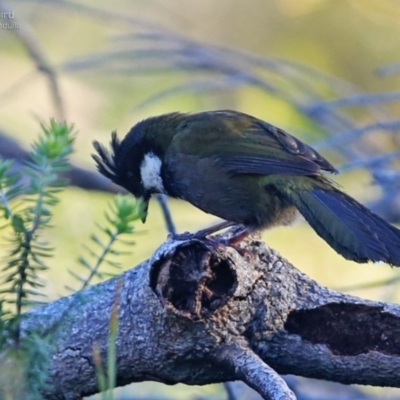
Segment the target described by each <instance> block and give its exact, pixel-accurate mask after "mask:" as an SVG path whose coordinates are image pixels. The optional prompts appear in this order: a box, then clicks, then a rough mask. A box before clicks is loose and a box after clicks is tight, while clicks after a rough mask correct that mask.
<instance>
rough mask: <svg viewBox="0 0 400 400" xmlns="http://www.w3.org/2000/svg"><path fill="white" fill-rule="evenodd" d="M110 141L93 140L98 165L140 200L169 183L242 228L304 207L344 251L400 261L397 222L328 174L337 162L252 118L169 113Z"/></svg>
mask: <svg viewBox="0 0 400 400" xmlns="http://www.w3.org/2000/svg"><path fill="white" fill-rule="evenodd" d="M111 147H112V153H111V154H108V152H107V151H106V150H105V149H104V148H103V147H102V146H101V145H100V144H98V143H95V148H96V150H97V152H98V155H96V156H94V157H95V160H96V162H97V165H98V168H99V170H100V172H101V173H102V174H104V175H105V176H107V177H108V178H110V179H112V180H113V181H114V182H116V183H117V184H119V185H121V186H123V187H125V188H126V189H127V190H128V191H130V192H131V193H133V194H134V195H135V196H136V197H139V198H142V199H143V200H144V201H145V202H148V200H149V198H150V196H151V194H153V193H159V192H162V193H166V194H168V195H170V196H172V197H176V198H181V199H184V200H186V201H189V202H190V203H192V204H194V205H195V206H197V207H198V208H200V209H202V210H204V211H206V212H208V213H211V214H214V215H216V216H219V217H220V218H223V219H225V220H227V221H232V222H234V223H238V224H242V225H244V226H245V227H246V228H247V230H248V231H252V230H257V229H266V228H269V227H272V226H276V225H287V224H290V223H292V222H293V220H295V219H296V216H297V214H298V211H300V213H301V214H302V215H303V216H304V217H305V219H306V220H307V221H308V222H309V224H310V225H311V226H312V227H313V228H314V230H315V231H316V232H317V233H318V235H320V236H321V237H322V238H323V239H324V240H325V241H327V242H328V243H329V244H330V245H331V246H332V247H333V248H334V249H335V250H336V251H337V252H338V253H340V254H341V255H343V256H344V257H345V258H347V259H350V260H354V261H357V262H367V261H385V262H388V263H390V264H392V265H399V266H400V231H399V230H398V229H396V228H394V227H393V226H391V225H390V224H388V223H387V222H386V221H384V220H383V219H382V218H380V217H378V216H377V215H375V214H373V213H372V212H371V211H370V210H368V209H367V208H366V207H364V206H362V205H361V204H359V203H358V202H357V201H356V200H354V199H352V198H351V197H350V196H348V195H346V194H345V193H343V192H341V191H340V190H339V189H338V188H337V187H336V186H335V184H333V183H332V182H331V181H330V180H329V179H327V178H326V177H325V176H324V174H323V172H324V171H327V172H331V173H335V172H336V170H335V168H334V167H333V166H332V165H331V164H330V163H329V162H328V161H327V160H326V159H324V158H323V157H322V156H321V155H320V154H318V153H317V152H316V151H315V150H314V149H312V148H311V147H310V146H307V145H306V144H304V143H302V142H301V141H299V140H298V139H296V138H294V137H293V136H291V135H289V134H288V133H286V132H284V131H283V130H281V129H279V128H276V127H274V126H272V125H270V124H267V123H266V122H263V121H261V120H259V119H257V118H254V117H251V116H249V115H246V114H243V113H239V112H235V111H228V110H225V111H211V112H204V113H198V114H180V113H172V114H166V115H161V116H158V117H152V118H149V119H146V120H144V121H142V122H140V123H138V124H137V125H135V126H134V127H133V128H132V129H131V131H130V132H129V133H128V134H127V136H126V137H125V138H124V139H123V140H122V142H120V141H119V140H118V139H117V138H116V136H115V134H114V136H113V140H112V146H111ZM143 219H145V217H144V218H143Z"/></svg>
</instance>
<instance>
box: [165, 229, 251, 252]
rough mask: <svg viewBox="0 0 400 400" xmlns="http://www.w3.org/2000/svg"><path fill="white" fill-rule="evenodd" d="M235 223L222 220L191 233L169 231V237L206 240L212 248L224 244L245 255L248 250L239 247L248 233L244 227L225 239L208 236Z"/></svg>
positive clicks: (183, 239)
mask: <svg viewBox="0 0 400 400" xmlns="http://www.w3.org/2000/svg"><path fill="white" fill-rule="evenodd" d="M234 225H235V224H234V223H232V222H228V221H224V222H221V223H219V224H216V225H213V226H211V227H209V228H206V229H202V230H200V231H197V232H194V233H191V232H184V233H181V234H176V233H171V234H170V235H169V237H170V238H171V239H173V240H181V241H185V240H206V241H207V243H208V244H209V245H210V246H211V247H212V248H214V249H217V248H218V247H219V246H226V247H232V248H233V249H235V250H236V251H237V252H238V253H239V254H240V255H241V256H243V257H244V256H247V255H249V254H251V252H250V251H249V250H247V249H246V248H244V247H240V246H239V243H240V242H241V241H242V240H244V239H245V238H246V237H247V236H248V235H249V234H250V233H251V231H249V230H248V229H246V228H243V229H240V230H239V231H238V232H237V233H235V234H234V235H233V236H231V237H230V238H227V239H223V238H221V237H219V236H210V235H212V234H213V233H215V232H217V231H219V230H221V229H224V228H229V227H231V226H234Z"/></svg>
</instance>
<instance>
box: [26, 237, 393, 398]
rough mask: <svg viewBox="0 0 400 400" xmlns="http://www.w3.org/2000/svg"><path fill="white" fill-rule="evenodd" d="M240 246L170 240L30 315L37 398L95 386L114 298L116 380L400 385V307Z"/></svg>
mask: <svg viewBox="0 0 400 400" xmlns="http://www.w3.org/2000/svg"><path fill="white" fill-rule="evenodd" d="M243 245H244V246H246V250H242V251H239V252H238V251H237V250H238V249H237V248H236V249H235V248H231V247H225V246H217V245H216V243H215V242H201V241H196V240H187V241H173V240H168V241H167V242H166V243H164V245H163V246H161V247H160V248H159V249H158V250H157V251H156V253H155V254H154V256H153V257H152V259H151V260H149V261H146V262H143V263H142V264H140V265H139V266H137V267H136V268H134V269H132V270H130V271H127V272H126V273H124V274H122V275H121V276H120V277H117V278H114V279H112V280H109V281H107V282H105V283H102V284H99V285H96V286H94V287H91V288H89V289H88V290H86V291H84V292H82V293H78V294H75V295H73V296H70V297H66V298H63V299H60V300H58V301H56V302H54V303H51V304H49V305H46V306H44V307H42V308H39V309H36V310H34V311H32V312H30V313H28V314H27V315H26V317H27V318H26V321H25V324H24V329H25V330H29V331H31V330H38V329H39V330H40V332H41V334H47V333H48V332H49V331H50V332H51V334H52V335H53V336H54V354H53V357H52V360H51V365H50V383H51V389H50V390H49V391H48V392H47V393H46V398H47V399H77V398H79V397H80V396H84V395H90V394H93V393H95V392H97V390H98V385H97V381H96V375H95V366H94V362H93V348H94V346H97V347H98V348H99V350H100V352H101V355H102V360H103V362H104V363H106V347H107V340H108V334H109V326H110V318H111V314H112V310H113V307H115V305H116V304H118V318H119V330H118V337H117V384H118V385H125V384H128V383H130V382H138V381H144V380H154V381H159V382H164V383H167V384H175V383H178V382H182V383H186V384H196V385H203V384H209V383H215V382H223V381H232V380H242V381H244V382H246V383H247V384H248V385H249V386H251V387H253V388H254V389H256V390H257V391H258V392H259V393H260V394H261V395H262V396H263V398H265V399H290V398H295V397H294V395H293V393H292V392H291V391H290V389H289V388H288V387H287V385H286V383H285V382H284V381H283V380H282V379H281V377H280V376H279V375H278V374H295V375H301V376H307V377H314V378H320V379H326V380H331V381H337V382H342V383H359V384H369V385H379V386H394V387H399V386H400V307H399V306H398V305H395V304H386V303H379V302H373V301H368V300H363V299H359V298H356V297H353V296H348V295H345V294H342V293H338V292H335V291H332V290H329V289H327V288H325V287H323V286H320V285H319V284H318V283H316V282H315V281H313V280H312V279H310V278H309V277H307V276H306V275H304V274H303V273H301V272H300V271H298V270H297V269H296V268H294V267H293V266H292V265H291V264H290V263H289V262H287V261H286V260H285V259H283V258H282V257H280V256H279V255H278V254H277V253H276V252H274V251H273V250H271V249H269V248H268V247H267V246H266V245H265V244H264V243H261V242H259V241H257V240H254V238H253V241H249V242H247V243H246V242H245V243H243ZM333 267H334V266H332V268H333ZM366 268H368V267H367V266H366ZM66 310H70V311H68V312H67V311H66ZM60 316H61V317H62V318H61V322H60V321H59V320H60ZM55 324H57V329H55V328H54V325H55Z"/></svg>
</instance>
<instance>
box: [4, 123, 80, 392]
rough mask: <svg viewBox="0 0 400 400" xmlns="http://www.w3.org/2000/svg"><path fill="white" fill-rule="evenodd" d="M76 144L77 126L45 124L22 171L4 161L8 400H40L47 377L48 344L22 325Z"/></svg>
mask: <svg viewBox="0 0 400 400" xmlns="http://www.w3.org/2000/svg"><path fill="white" fill-rule="evenodd" d="M73 141H74V135H73V126H72V125H70V126H68V125H67V124H65V123H57V122H55V121H54V120H52V121H50V124H49V125H44V124H42V134H41V135H40V136H39V138H38V140H37V141H36V142H35V143H34V144H33V146H32V150H31V152H30V155H29V159H28V160H27V161H26V163H25V166H24V167H23V168H22V170H20V171H18V172H13V163H12V162H11V161H10V160H2V159H0V213H2V215H3V217H4V219H5V221H6V223H5V225H3V226H2V228H7V232H8V240H7V241H8V245H9V246H10V247H11V250H10V252H9V254H8V256H7V262H6V265H5V267H4V268H3V269H2V272H3V274H2V276H1V278H0V279H1V282H2V290H1V291H0V294H1V295H2V298H1V299H0V363H1V364H2V365H9V366H10V368H6V369H3V373H2V374H1V378H0V394H1V395H3V397H5V398H10V399H18V398H24V397H25V395H24V394H26V393H29V398H32V399H36V398H37V399H39V398H41V396H40V390H41V389H43V388H44V384H45V380H46V377H47V374H46V366H47V362H48V360H49V357H50V349H49V340H48V339H47V338H45V337H41V336H40V335H37V334H35V333H34V332H31V333H30V334H29V335H26V336H24V337H22V335H21V322H22V319H23V311H24V310H25V309H26V307H27V306H32V305H33V304H37V303H38V296H41V295H42V293H41V291H40V289H41V288H42V287H43V283H42V281H41V277H40V274H41V273H42V272H43V271H44V270H46V269H47V268H48V265H47V264H46V262H45V259H46V258H47V257H50V256H51V255H52V248H51V247H50V245H49V244H48V243H47V242H45V241H44V240H43V239H42V238H41V235H40V234H41V231H42V230H43V229H44V228H48V227H50V222H51V218H52V208H53V206H54V205H55V204H57V202H58V197H57V194H58V192H59V191H60V190H61V189H62V187H63V186H65V184H66V181H65V180H64V179H62V178H60V177H59V174H60V173H63V172H66V171H67V170H68V169H69V162H68V157H69V155H70V154H71V152H72V145H73ZM10 374H12V375H13V376H12V377H11V376H8V375H10Z"/></svg>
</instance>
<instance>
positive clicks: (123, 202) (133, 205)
mask: <svg viewBox="0 0 400 400" xmlns="http://www.w3.org/2000/svg"><path fill="white" fill-rule="evenodd" d="M141 213H142V206H141V204H140V202H137V201H135V200H134V199H133V198H132V196H128V195H126V196H122V195H119V196H116V198H115V200H114V201H113V203H111V204H110V207H109V211H108V212H106V213H105V218H106V221H107V225H105V226H101V225H99V224H97V227H98V228H99V230H100V231H101V232H102V233H103V234H105V236H106V240H102V239H100V237H99V236H98V235H97V234H93V235H92V236H91V238H90V239H91V242H92V244H93V246H94V247H96V248H97V250H93V249H92V248H90V247H89V246H85V249H86V251H87V252H88V253H89V255H90V256H91V258H92V259H93V260H94V261H93V262H90V261H89V260H88V259H87V258H86V257H84V256H82V257H80V258H79V262H80V264H81V265H82V266H83V267H84V268H85V269H87V271H88V276H87V277H85V278H84V277H81V276H79V275H78V274H77V273H75V272H74V271H72V270H70V271H69V272H70V273H71V275H72V276H73V277H75V278H76V279H77V280H78V281H79V282H80V284H81V287H80V289H81V290H82V289H85V288H86V287H87V286H88V285H89V284H90V283H91V282H92V280H93V279H94V278H99V279H103V278H105V277H109V276H110V274H109V273H108V274H107V273H103V272H101V271H100V267H101V266H102V265H103V264H106V265H109V266H111V267H112V268H115V269H119V268H120V265H119V263H118V262H116V261H114V260H113V259H111V258H110V256H118V255H121V254H126V253H127V252H126V251H118V250H116V249H115V248H114V247H115V244H116V242H121V243H123V244H125V245H133V244H134V242H132V241H127V240H123V239H121V236H122V235H126V234H132V233H133V231H134V222H136V221H137V220H138V219H139V218H140V217H141Z"/></svg>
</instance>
